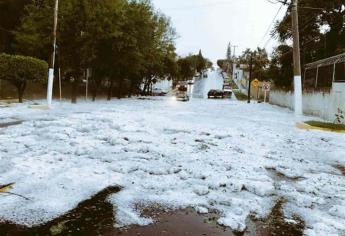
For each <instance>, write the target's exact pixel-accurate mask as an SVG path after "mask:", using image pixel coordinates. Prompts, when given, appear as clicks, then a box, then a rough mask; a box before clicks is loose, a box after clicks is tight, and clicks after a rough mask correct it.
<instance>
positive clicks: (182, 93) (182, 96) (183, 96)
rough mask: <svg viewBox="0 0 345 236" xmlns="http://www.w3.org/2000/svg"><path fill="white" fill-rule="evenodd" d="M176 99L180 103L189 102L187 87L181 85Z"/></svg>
mask: <svg viewBox="0 0 345 236" xmlns="http://www.w3.org/2000/svg"><path fill="white" fill-rule="evenodd" d="M176 99H177V100H178V101H183V102H188V101H189V96H188V88H187V86H184V85H180V86H179V87H178V89H177V93H176Z"/></svg>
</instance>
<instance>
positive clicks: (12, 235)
mask: <svg viewBox="0 0 345 236" xmlns="http://www.w3.org/2000/svg"><path fill="white" fill-rule="evenodd" d="M118 191H120V188H118V187H109V188H107V189H105V190H103V191H102V192H100V193H98V194H97V195H95V196H94V197H93V198H91V199H89V200H86V201H84V202H82V203H80V204H79V205H78V206H77V207H76V208H75V209H74V210H72V211H70V212H69V213H67V214H65V215H63V216H61V217H59V218H57V219H55V220H53V221H51V222H48V223H46V224H44V225H40V226H36V227H33V228H27V227H25V226H20V225H16V224H11V223H8V222H7V223H6V222H5V223H4V222H2V223H1V222H0V232H1V236H47V235H52V236H55V235H80V236H93V235H105V236H113V235H123V236H137V235H141V236H152V235H157V236H160V235H163V236H164V235H171V236H179V235H181V236H183V235H195V236H207V235H210V236H273V235H285V236H302V235H303V229H304V226H303V223H298V224H292V223H287V222H285V220H284V217H283V213H282V210H281V209H282V205H283V202H282V201H280V202H278V204H277V205H276V206H275V207H274V208H273V210H272V213H271V214H270V215H269V216H268V217H267V219H265V220H262V221H256V220H251V219H248V222H247V225H248V227H247V230H246V231H245V232H242V233H236V232H232V231H231V230H230V229H229V228H225V227H222V226H219V225H217V223H216V222H217V220H218V218H219V214H217V213H216V212H214V213H209V214H205V215H200V214H198V213H196V212H195V210H194V209H185V210H177V211H164V210H162V209H161V208H159V207H151V208H146V209H144V210H143V211H142V212H143V216H149V217H152V218H153V219H155V221H156V223H154V224H152V225H148V226H144V227H142V226H131V227H129V228H128V229H122V230H120V229H117V228H115V227H114V223H115V219H114V215H113V205H112V204H110V203H108V202H107V201H106V198H107V197H108V196H109V195H110V194H113V193H116V192H118ZM297 222H298V221H297Z"/></svg>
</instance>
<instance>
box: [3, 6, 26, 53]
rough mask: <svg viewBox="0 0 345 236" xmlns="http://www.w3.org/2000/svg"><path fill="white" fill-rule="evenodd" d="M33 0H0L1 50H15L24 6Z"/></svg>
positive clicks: (11, 51)
mask: <svg viewBox="0 0 345 236" xmlns="http://www.w3.org/2000/svg"><path fill="white" fill-rule="evenodd" d="M30 1H31V0H0V9H1V14H0V52H4V53H11V54H12V53H13V52H14V44H13V40H14V35H15V30H16V28H17V27H18V25H19V24H20V20H21V18H22V16H23V13H24V11H23V10H24V7H25V6H26V5H27V4H28V3H29V2H30Z"/></svg>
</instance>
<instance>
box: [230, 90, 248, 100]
mask: <svg viewBox="0 0 345 236" xmlns="http://www.w3.org/2000/svg"><path fill="white" fill-rule="evenodd" d="M233 92H234V94H235V96H236V98H237V100H239V101H247V100H248V96H247V95H245V94H243V93H242V92H241V91H240V90H234V91H233Z"/></svg>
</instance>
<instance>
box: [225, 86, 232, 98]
mask: <svg viewBox="0 0 345 236" xmlns="http://www.w3.org/2000/svg"><path fill="white" fill-rule="evenodd" d="M223 92H224V97H225V98H231V97H232V93H233V91H232V87H231V86H230V85H224V86H223Z"/></svg>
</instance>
